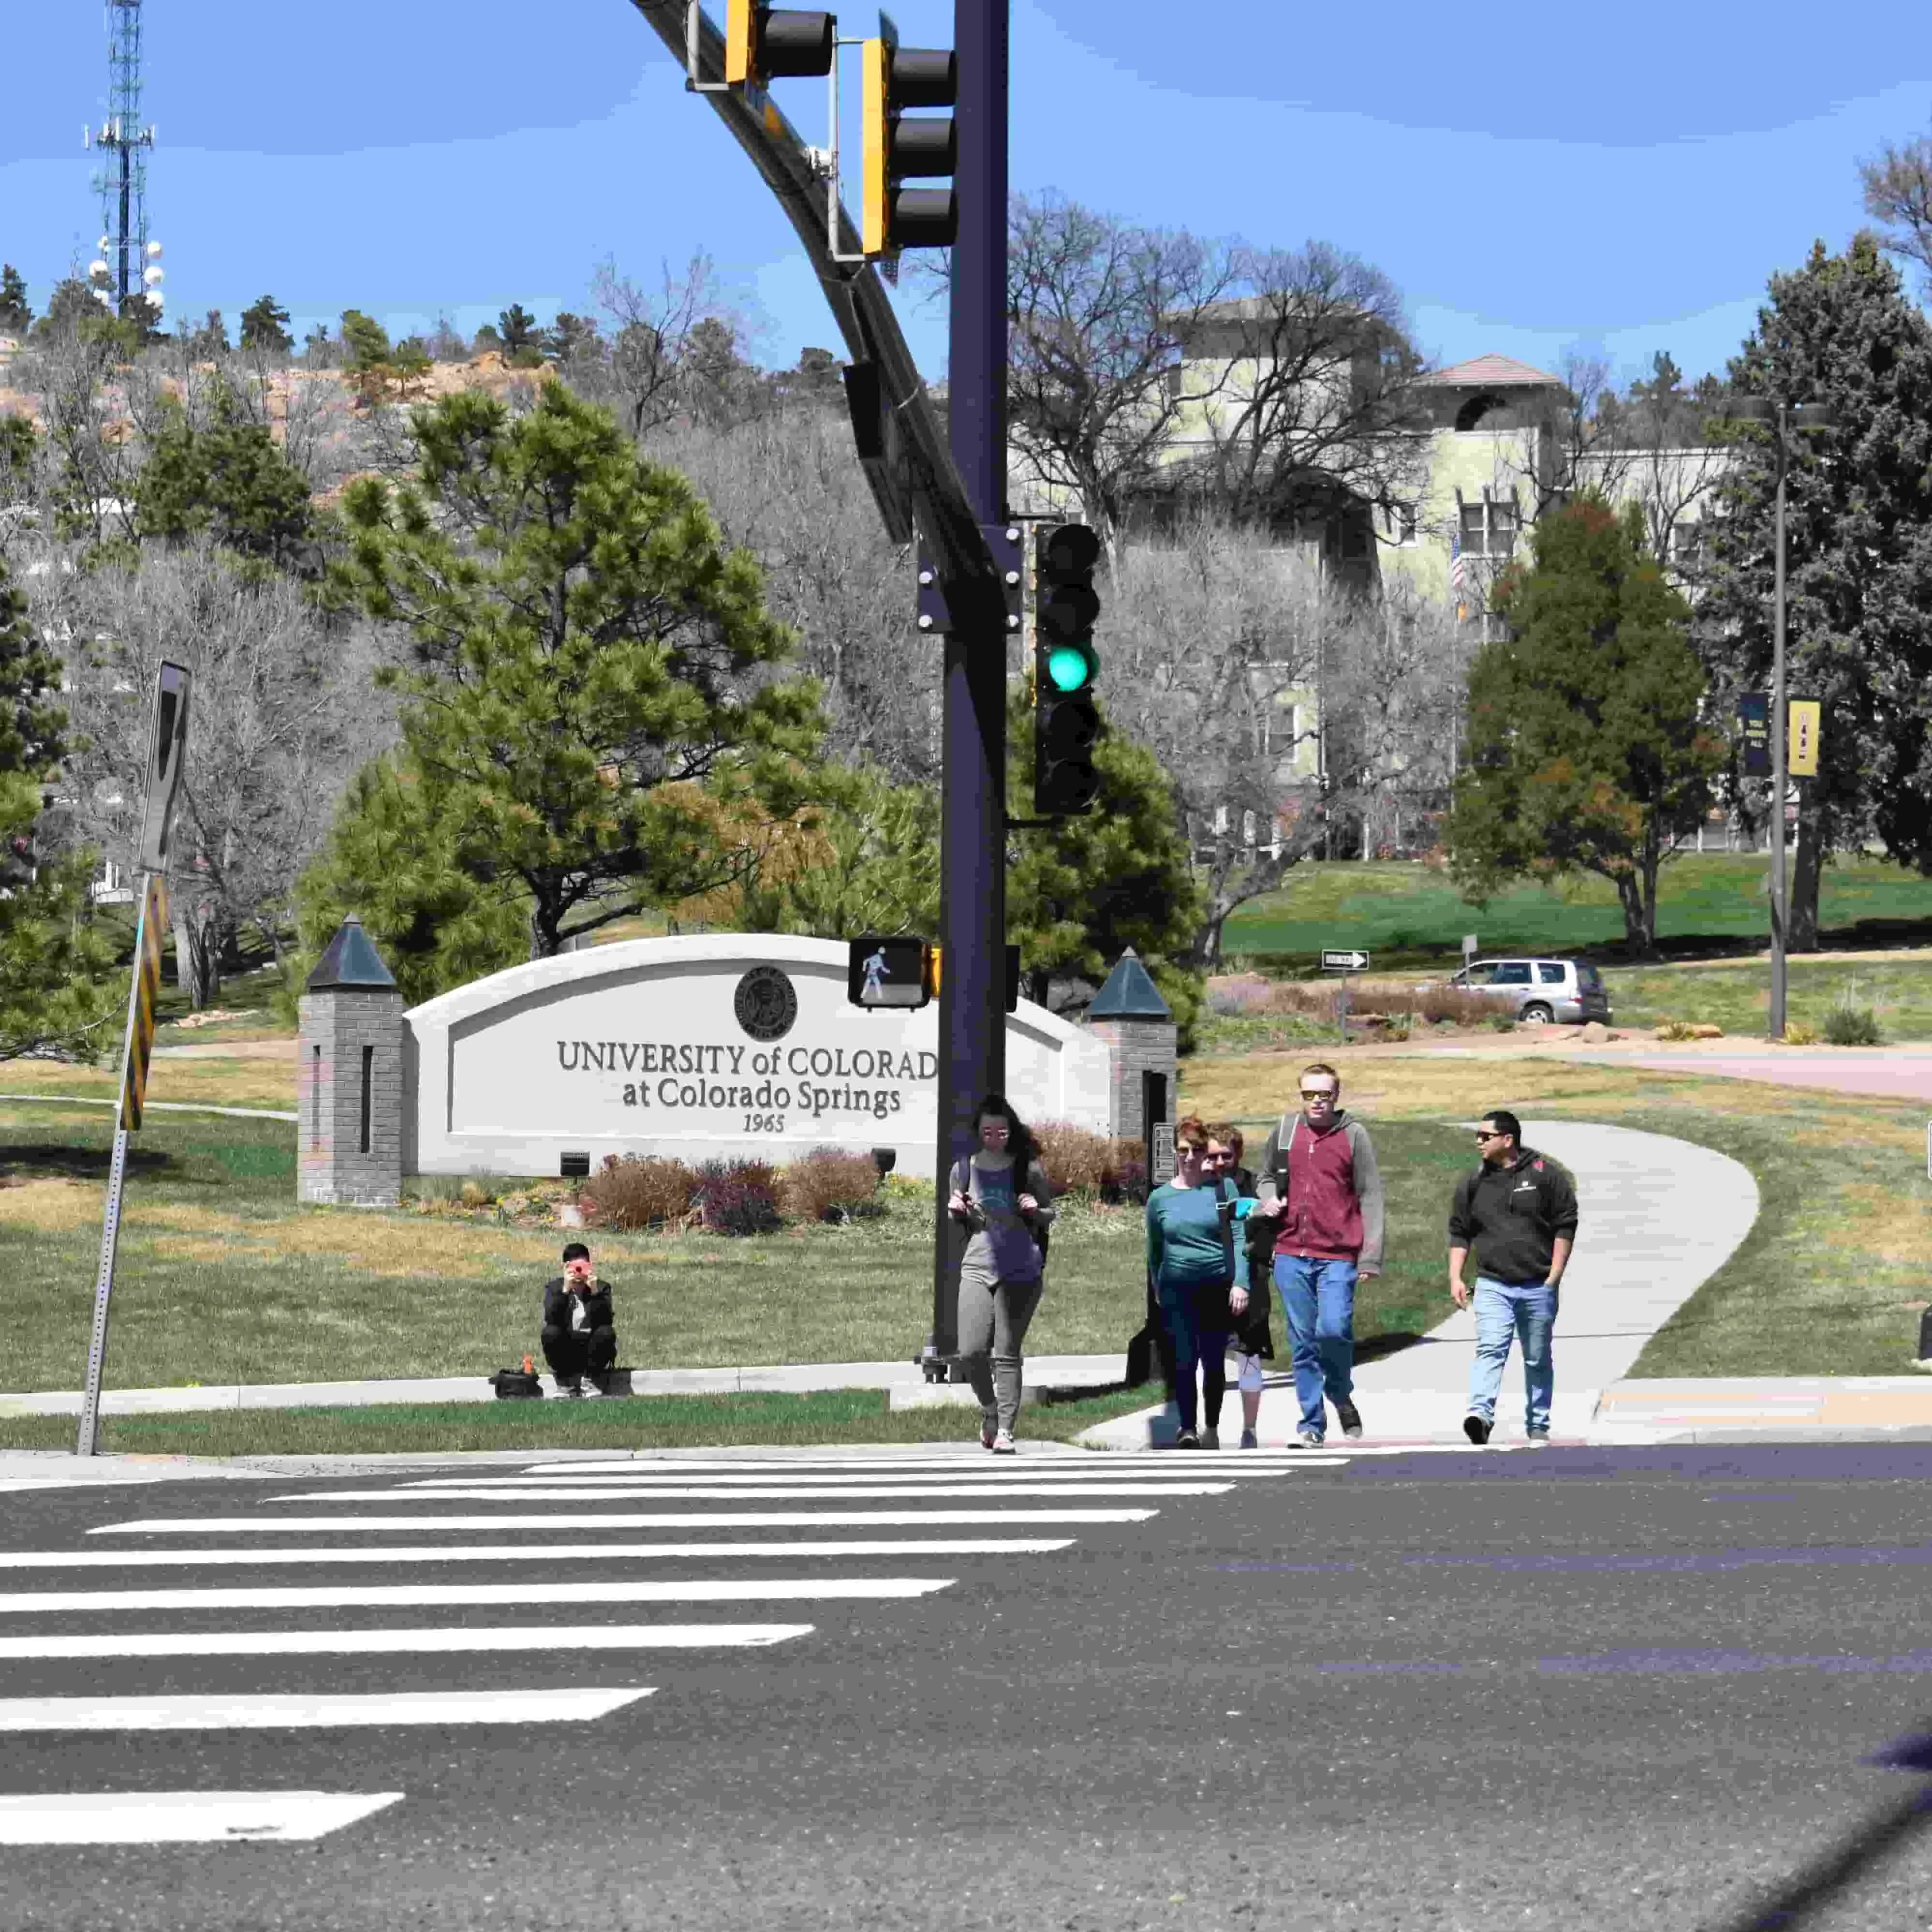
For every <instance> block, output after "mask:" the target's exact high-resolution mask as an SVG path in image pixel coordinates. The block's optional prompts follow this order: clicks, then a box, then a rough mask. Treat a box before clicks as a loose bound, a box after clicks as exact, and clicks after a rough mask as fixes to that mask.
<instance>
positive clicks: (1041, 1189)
mask: <svg viewBox="0 0 1932 1932" xmlns="http://www.w3.org/2000/svg"><path fill="white" fill-rule="evenodd" d="M1026 1182H1027V1192H1028V1193H1029V1194H1031V1196H1033V1198H1034V1199H1035V1200H1036V1201H1037V1202H1039V1203H1040V1210H1039V1212H1038V1213H1037V1214H1035V1215H1034V1217H1033V1218H1034V1220H1036V1221H1037V1222H1038V1223H1040V1226H1042V1227H1043V1228H1050V1227H1051V1226H1052V1225H1053V1223H1055V1221H1056V1220H1058V1218H1059V1216H1060V1210H1059V1209H1058V1208H1056V1207H1055V1205H1053V1184H1052V1182H1051V1181H1049V1180H1048V1179H1047V1178H1046V1169H1045V1168H1043V1167H1042V1166H1040V1163H1039V1162H1038V1161H1037V1160H1036V1161H1031V1162H1029V1163H1028V1166H1027V1171H1026Z"/></svg>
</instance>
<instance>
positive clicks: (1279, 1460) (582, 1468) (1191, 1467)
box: [503, 1446, 1379, 1482]
mask: <svg viewBox="0 0 1932 1932" xmlns="http://www.w3.org/2000/svg"><path fill="white" fill-rule="evenodd" d="M1368 1453H1371V1452H1369V1451H1364V1450H1361V1449H1360V1448H1355V1447H1354V1446H1351V1447H1350V1448H1349V1450H1348V1451H1347V1452H1346V1454H1331V1453H1326V1452H1324V1451H1320V1450H1308V1449H1301V1450H1275V1451H1268V1450H1265V1449H1263V1450H1252V1449H1251V1450H1245V1451H1242V1452H1241V1454H1238V1455H1230V1454H1225V1453H1224V1454H1220V1455H1217V1454H1214V1453H1212V1452H1211V1451H1210V1452H1204V1453H1202V1454H1189V1453H1188V1452H1187V1451H1177V1450H1172V1449H1161V1450H1150V1451H1138V1450H1126V1449H1122V1450H1108V1451H1090V1452H1084V1453H1083V1454H1081V1455H1079V1456H1078V1457H1073V1456H1054V1457H1039V1456H1021V1457H1015V1458H1014V1459H1013V1460H1011V1461H1007V1460H1001V1461H998V1462H995V1461H994V1460H993V1459H992V1457H971V1456H964V1455H962V1456H909V1457H885V1456H880V1457H859V1456H857V1455H854V1454H843V1455H827V1456H805V1455H799V1456H784V1457H778V1456H772V1457H760V1456H730V1457H723V1456H713V1457H703V1456H688V1457H687V1456H679V1455H675V1454H651V1455H640V1456H637V1457H625V1458H623V1459H622V1460H613V1461H610V1462H607V1463H592V1462H577V1461H574V1460H571V1461H562V1460H556V1459H555V1458H553V1459H551V1460H549V1461H547V1462H541V1463H529V1465H527V1466H526V1467H525V1468H524V1469H523V1471H522V1472H521V1473H522V1474H523V1475H524V1476H526V1477H529V1476H539V1475H541V1476H560V1475H574V1476H643V1475H652V1474H654V1473H660V1472H661V1473H662V1474H664V1475H687V1474H694V1473H701V1474H703V1475H705V1476H706V1477H712V1476H723V1475H735V1474H738V1473H739V1472H742V1473H744V1474H745V1475H751V1476H757V1475H790V1474H797V1475H830V1474H832V1473H834V1472H837V1473H840V1474H844V1473H848V1472H849V1473H850V1474H852V1475H865V1474H867V1473H868V1472H871V1473H874V1474H883V1475H907V1474H921V1475H922V1474H926V1473H929V1472H930V1473H932V1474H934V1475H956V1476H959V1477H962V1478H963V1477H967V1476H974V1475H983V1476H988V1477H992V1478H1001V1477H1005V1478H1012V1477H1015V1476H1022V1477H1040V1476H1087V1475H1100V1476H1106V1475H1115V1476H1119V1475H1146V1474H1148V1473H1150V1472H1160V1473H1161V1474H1163V1475H1176V1476H1198V1475H1204V1474H1206V1473H1208V1472H1210V1471H1211V1472H1213V1473H1214V1475H1215V1476H1217V1478H1218V1477H1221V1476H1239V1475H1249V1474H1260V1473H1263V1472H1268V1473H1273V1472H1279V1471H1280V1470H1283V1469H1333V1468H1334V1467H1336V1466H1337V1465H1338V1464H1340V1463H1346V1462H1347V1461H1348V1460H1349V1458H1350V1457H1353V1456H1359V1455H1363V1454H1368ZM1378 1453H1379V1452H1378ZM503 1480H505V1481H508V1482H514V1481H516V1480H517V1478H516V1477H515V1476H510V1477H506V1478H504V1479H503Z"/></svg>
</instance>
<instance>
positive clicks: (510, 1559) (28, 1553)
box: [0, 1524, 1074, 1570]
mask: <svg viewBox="0 0 1932 1932" xmlns="http://www.w3.org/2000/svg"><path fill="white" fill-rule="evenodd" d="M305 1528H314V1525H312V1524H309V1525H305ZM1073 1542H1074V1539H1073V1538H1072V1537H1070V1536H1008V1537H997V1536H986V1537H944V1536H939V1537H905V1538H899V1539H898V1540H896V1541H895V1540H893V1539H891V1538H885V1537H879V1538H858V1537H854V1538H845V1539H842V1540H832V1541H822V1540H821V1541H804V1542H801V1541H796V1540H794V1539H793V1538H788V1537H775V1538H772V1540H771V1541H769V1542H766V1543H470V1544H437V1543H422V1544H405V1545H404V1546H402V1547H397V1546H396V1545H395V1544H391V1545H390V1546H389V1547H388V1548H387V1549H382V1548H375V1549H371V1548H368V1547H363V1546H362V1545H357V1546H356V1547H353V1548H334V1547H332V1548H330V1549H327V1550H317V1549H314V1548H310V1549H306V1550H0V1570H116V1569H125V1568H129V1567H130V1566H131V1565H140V1566H142V1567H145V1568H160V1567H162V1566H163V1565H165V1566H168V1567H171V1568H178V1569H187V1568H193V1567H195V1566H198V1565H202V1564H208V1565H226V1566H229V1567H231V1568H239V1567H241V1566H242V1565H254V1564H257V1563H261V1564H270V1563H311V1564H320V1563H386V1564H390V1565H403V1564H406V1563H555V1564H565V1563H573V1564H574V1563H581V1562H584V1561H585V1560H586V1559H595V1560H598V1561H613V1560H617V1561H624V1562H628V1561H629V1560H630V1559H632V1558H634V1557H700V1558H702V1559H704V1560H705V1561H706V1562H710V1561H712V1560H714V1559H724V1558H733V1559H736V1558H739V1557H777V1558H784V1559H790V1558H793V1557H805V1556H892V1557H897V1558H898V1559H901V1561H903V1560H904V1559H906V1558H907V1557H911V1558H913V1559H922V1558H926V1557H935V1556H1042V1555H1045V1554H1046V1553H1049V1552H1051V1551H1053V1550H1071V1549H1072V1548H1073Z"/></svg>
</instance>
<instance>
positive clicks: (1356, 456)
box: [1011, 302, 1727, 846]
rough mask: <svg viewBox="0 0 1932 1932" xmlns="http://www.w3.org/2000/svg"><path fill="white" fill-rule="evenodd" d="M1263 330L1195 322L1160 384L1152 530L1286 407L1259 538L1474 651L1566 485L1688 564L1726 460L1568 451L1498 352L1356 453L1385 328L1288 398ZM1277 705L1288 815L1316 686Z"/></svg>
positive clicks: (1437, 386) (1303, 775)
mask: <svg viewBox="0 0 1932 1932" xmlns="http://www.w3.org/2000/svg"><path fill="white" fill-rule="evenodd" d="M1269 327H1270V323H1269V318H1268V317H1266V316H1265V315H1263V314H1262V313H1261V312H1260V311H1259V310H1258V309H1257V308H1256V305H1254V304H1253V303H1252V302H1226V303H1220V304H1217V305H1215V306H1214V308H1212V309H1211V310H1209V311H1206V312H1205V314H1204V315H1203V316H1202V318H1201V319H1200V320H1199V323H1197V325H1196V326H1195V328H1194V329H1193V331H1192V332H1190V335H1189V338H1188V339H1187V343H1186V344H1185V347H1184V353H1183V356H1182V358H1181V362H1179V364H1178V366H1177V367H1176V368H1175V369H1174V370H1173V371H1172V372H1170V375H1169V389H1168V400H1169V402H1170V403H1171V404H1173V405H1174V406H1175V419H1174V424H1173V429H1172V435H1171V437H1169V440H1168V442H1167V443H1166V447H1165V448H1164V449H1163V452H1162V455H1161V458H1160V463H1159V467H1158V469H1157V472H1156V473H1157V478H1165V477H1166V476H1170V475H1171V476H1172V478H1174V479H1175V482H1174V485H1173V486H1172V487H1170V488H1163V487H1160V484H1158V483H1157V485H1156V487H1154V488H1153V489H1151V490H1150V491H1149V492H1148V500H1147V502H1146V503H1145V506H1144V507H1145V517H1146V520H1147V523H1148V524H1149V525H1150V526H1152V527H1153V528H1154V529H1158V528H1159V527H1160V524H1161V523H1162V521H1163V519H1164V518H1166V517H1169V516H1171V515H1172V514H1173V513H1174V511H1175V509H1176V508H1177V507H1178V506H1181V505H1185V504H1186V503H1187V502H1188V501H1189V500H1190V499H1195V500H1199V497H1201V496H1204V495H1206V494H1208V493H1211V492H1212V490H1213V489H1214V487H1215V481H1218V480H1220V479H1222V478H1226V476H1227V475H1229V473H1230V472H1232V473H1233V474H1234V475H1235V476H1236V477H1237V478H1238V477H1239V475H1240V472H1241V467H1242V463H1243V459H1244V455H1245V450H1244V439H1245V438H1247V437H1251V436H1253V434H1255V433H1256V430H1257V428H1258V426H1260V425H1263V424H1264V423H1265V422H1268V419H1270V418H1271V417H1272V422H1268V426H1269V427H1273V428H1278V426H1279V424H1280V419H1281V417H1282V416H1283V413H1287V414H1289V415H1290V416H1292V419H1293V421H1294V423H1295V428H1296V431H1297V434H1298V437H1300V438H1301V440H1304V442H1305V443H1313V444H1314V445H1316V446H1319V453H1318V455H1317V456H1316V459H1315V460H1314V461H1313V463H1311V465H1310V468H1309V469H1308V470H1307V472H1304V476H1303V478H1301V479H1299V482H1298V487H1297V488H1296V490H1295V492H1294V493H1293V498H1292V501H1293V505H1294V507H1293V508H1292V511H1288V512H1286V513H1285V514H1280V515H1279V516H1278V517H1277V518H1276V520H1274V521H1272V522H1271V523H1270V526H1269V529H1270V534H1271V537H1272V538H1273V540H1274V541H1275V542H1276V543H1277V544H1279V545H1280V546H1281V547H1283V548H1293V549H1296V550H1300V551H1301V552H1302V553H1303V554H1304V556H1307V557H1310V558H1311V559H1313V560H1314V561H1315V562H1316V564H1317V565H1318V566H1319V569H1320V571H1321V573H1322V576H1323V577H1325V578H1326V579H1329V580H1334V581H1337V582H1340V583H1348V584H1351V585H1352V586H1355V587H1356V588H1357V589H1360V590H1361V591H1362V592H1365V593H1367V594H1369V595H1374V594H1375V593H1376V592H1377V590H1378V589H1382V588H1385V587H1392V586H1393V585H1394V583H1396V582H1397V581H1405V582H1406V583H1407V584H1409V586H1412V589H1413V590H1414V591H1415V592H1416V593H1418V595H1420V596H1421V598H1424V599H1426V600H1427V601H1429V602H1430V603H1433V604H1436V605H1437V606H1439V607H1442V608H1443V609H1444V610H1445V611H1446V610H1452V609H1453V610H1454V612H1455V613H1456V614H1457V617H1458V618H1459V619H1460V621H1461V622H1462V623H1463V625H1465V626H1466V634H1467V636H1468V638H1469V642H1470V643H1472V645H1473V644H1475V643H1478V642H1480V641H1484V640H1487V639H1489V638H1490V637H1493V636H1495V635H1496V634H1497V631H1498V629H1499V625H1500V619H1497V618H1496V617H1495V616H1493V614H1492V613H1490V610H1489V609H1488V598H1489V592H1490V589H1491V587H1492V586H1493V584H1494V583H1495V580H1496V577H1497V576H1498V575H1499V574H1500V573H1501V571H1502V569H1503V568H1504V567H1505V565H1507V564H1508V562H1509V561H1510V560H1511V558H1512V556H1514V554H1515V553H1516V549H1517V543H1518V541H1519V539H1520V537H1521V536H1522V535H1523V532H1524V530H1525V529H1527V528H1528V527H1529V526H1530V525H1532V524H1533V523H1535V520H1536V518H1537V517H1538V515H1539V514H1543V513H1546V512H1547V511H1549V510H1550V509H1551V508H1553V507H1556V505H1559V504H1560V503H1561V502H1564V501H1565V500H1566V499H1568V497H1569V496H1571V495H1574V494H1575V493H1578V492H1580V491H1581V490H1591V489H1595V490H1599V491H1601V493H1603V494H1604V496H1607V498H1609V499H1610V500H1611V501H1612V502H1637V504H1638V505H1640V507H1641V508H1642V509H1643V512H1644V515H1645V518H1646V523H1647V524H1648V525H1649V529H1650V534H1651V540H1652V544H1653V546H1654V547H1655V548H1656V549H1657V550H1658V552H1659V553H1660V554H1661V555H1662V556H1664V558H1665V559H1666V561H1667V562H1669V563H1670V564H1671V565H1674V566H1681V565H1682V564H1683V563H1685V562H1687V561H1688V559H1690V558H1691V556H1694V554H1695V553H1696V551H1697V547H1698V544H1699V538H1700V526H1701V523H1702V520H1703V517H1705V516H1706V514H1708V513H1709V509H1710V506H1711V499H1712V493H1713V488H1714V486H1715V484H1716V482H1717V481H1718V477H1719V475H1720V474H1721V468H1722V466H1723V464H1724V462H1725V460H1727V453H1726V452H1722V451H1719V450H1715V449H1704V448H1689V449H1615V450H1610V449H1583V450H1582V451H1578V450H1577V449H1576V448H1575V447H1574V440H1573V436H1572V433H1571V423H1570V400H1569V397H1568V391H1567V389H1566V386H1565V383H1564V381H1563V380H1562V378H1561V377H1558V376H1555V375H1552V374H1550V373H1549V372H1548V371H1544V370H1541V369H1538V368H1532V366H1531V365H1529V364H1527V363H1524V362H1517V361H1516V360H1514V359H1513V358H1511V357H1509V356H1501V355H1485V356H1476V357H1474V358H1472V359H1470V360H1469V361H1466V362H1459V363H1457V364H1455V365H1453V366H1452V367H1450V368H1445V369H1442V370H1439V371H1433V372H1431V373H1430V374H1427V375H1425V376H1424V377H1421V378H1419V379H1418V380H1417V382H1416V383H1415V389H1414V390H1413V391H1412V398H1413V399H1414V400H1415V401H1419V403H1420V405H1421V407H1420V408H1419V409H1418V410H1411V411H1410V412H1409V414H1410V416H1411V417H1412V421H1413V422H1414V424H1415V426H1414V427H1412V428H1409V429H1406V430H1405V431H1398V432H1393V433H1391V434H1388V435H1386V436H1385V439H1384V441H1383V443H1382V446H1380V447H1379V448H1378V449H1373V450H1370V449H1363V448H1359V447H1356V446H1351V445H1350V444H1349V443H1347V442H1346V441H1345V440H1342V431H1341V425H1343V423H1345V422H1346V418H1347V415H1348V413H1349V411H1350V410H1351V409H1352V407H1353V405H1354V403H1355V398H1357V397H1358V395H1361V393H1362V392H1363V389H1364V386H1365V385H1371V384H1373V383H1376V382H1377V381H1378V380H1381V379H1382V377H1383V374H1384V371H1385V366H1386V361H1387V359H1392V358H1394V357H1395V356H1397V355H1399V353H1400V349H1399V346H1398V344H1397V341H1396V340H1395V338H1394V336H1393V335H1392V334H1391V333H1389V332H1387V331H1386V330H1385V329H1383V328H1382V326H1381V325H1380V324H1375V323H1371V324H1365V325H1364V328H1363V329H1362V330H1361V332H1359V334H1358V335H1357V336H1356V337H1355V339H1354V341H1353V342H1352V346H1351V350H1350V353H1349V354H1348V355H1346V356H1341V355H1338V356H1336V357H1335V358H1334V359H1333V360H1332V361H1331V362H1328V364H1326V365H1322V366H1319V367H1316V368H1311V369H1310V370H1309V371H1305V372H1304V374H1303V377H1302V380H1301V383H1300V385H1299V386H1298V388H1296V389H1292V390H1285V389H1283V388H1282V387H1281V386H1280V378H1279V376H1278V374H1277V365H1276V364H1275V362H1274V361H1273V359H1271V356H1268V354H1266V353H1264V352H1265V343H1264V342H1263V341H1262V340H1261V338H1264V337H1265V335H1267V333H1268V330H1269ZM1398 380H1399V378H1398ZM1271 385H1272V386H1274V387H1273V390H1272V392H1271ZM1331 435H1332V436H1333V437H1334V440H1333V441H1332V442H1331V441H1329V440H1328V439H1329V438H1330V437H1331ZM1211 479H1214V481H1211ZM1365 482H1370V483H1373V484H1376V485H1377V486H1379V493H1380V494H1381V496H1382V499H1383V500H1382V502H1379V503H1377V502H1373V501H1371V500H1369V498H1368V495H1367V492H1366V490H1364V487H1363V485H1364V483H1365ZM1011 484H1012V494H1013V501H1014V503H1015V506H1016V508H1019V509H1021V510H1022V511H1035V512H1040V513H1046V514H1070V515H1077V514H1079V513H1080V505H1079V502H1078V501H1077V500H1076V499H1073V498H1072V497H1070V496H1069V495H1068V494H1067V493H1066V492H1064V491H1062V490H1056V489H1054V488H1052V487H1048V486H1046V485H1045V484H1043V482H1042V481H1041V480H1040V478H1038V477H1037V475H1034V474H1032V473H1031V472H1029V470H1028V468H1027V466H1025V463H1024V462H1023V461H1022V460H1020V459H1019V458H1018V457H1017V456H1016V458H1015V460H1014V462H1013V468H1012V475H1011ZM1277 703H1278V706H1279V708H1280V710H1281V712H1282V715H1283V729H1282V730H1281V731H1280V733H1279V734H1274V733H1271V734H1270V735H1271V736H1277V735H1278V736H1279V739H1280V742H1281V745H1282V747H1283V749H1282V751H1281V754H1280V759H1279V762H1278V763H1277V767H1276V782H1277V785H1278V786H1279V787H1280V797H1281V799H1282V801H1283V808H1284V809H1285V810H1288V811H1292V809H1293V805H1292V801H1293V800H1294V799H1295V798H1296V797H1297V796H1300V795H1304V794H1305V793H1306V792H1307V790H1308V788H1309V787H1311V786H1313V785H1316V784H1319V781H1320V780H1321V778H1322V765H1323V755H1324V742H1325V736H1326V734H1325V733H1324V732H1323V731H1322V730H1321V729H1320V728H1319V721H1320V715H1321V709H1322V705H1321V693H1320V691H1319V689H1317V688H1313V687H1308V688H1289V689H1284V690H1283V691H1280V693H1279V694H1278V700H1277ZM1244 817H1245V818H1246V819H1247V820H1253V817H1254V814H1253V813H1248V814H1244ZM1231 829H1232V827H1230V826H1228V825H1226V824H1225V823H1216V824H1214V825H1213V826H1203V827H1202V828H1201V833H1202V835H1203V836H1204V837H1205V836H1211V835H1220V834H1225V833H1226V832H1229V831H1230V830H1231ZM1241 835H1243V836H1244V839H1245V842H1247V843H1248V844H1254V843H1256V841H1257V840H1259V843H1260V844H1262V845H1263V846H1268V844H1271V840H1272V838H1273V837H1274V836H1275V834H1274V833H1271V829H1270V828H1268V826H1266V825H1265V824H1263V825H1262V826H1259V827H1257V826H1253V825H1252V824H1247V823H1244V825H1243V826H1241Z"/></svg>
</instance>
